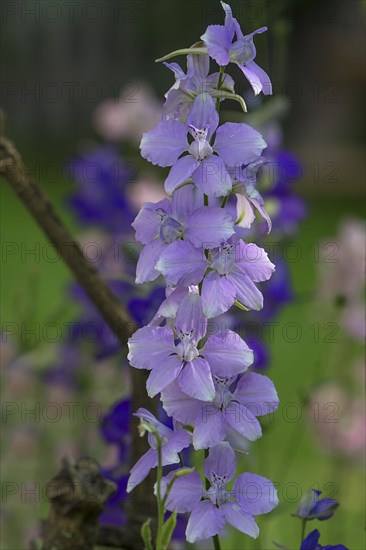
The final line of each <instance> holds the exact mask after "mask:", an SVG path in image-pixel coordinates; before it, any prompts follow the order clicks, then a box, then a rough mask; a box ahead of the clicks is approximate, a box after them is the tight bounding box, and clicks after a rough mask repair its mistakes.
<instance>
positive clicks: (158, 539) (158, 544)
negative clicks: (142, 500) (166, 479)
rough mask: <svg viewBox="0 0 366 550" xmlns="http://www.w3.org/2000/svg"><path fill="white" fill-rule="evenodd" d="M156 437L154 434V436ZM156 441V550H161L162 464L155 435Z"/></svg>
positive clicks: (158, 441) (162, 517) (159, 447)
mask: <svg viewBox="0 0 366 550" xmlns="http://www.w3.org/2000/svg"><path fill="white" fill-rule="evenodd" d="M155 435H156V434H155ZM156 440H157V451H158V467H157V478H156V484H157V502H158V530H157V534H156V550H161V547H162V540H161V537H162V535H163V525H164V501H163V500H162V498H161V478H162V476H163V464H162V462H163V461H162V453H161V439H160V437H159V436H157V435H156Z"/></svg>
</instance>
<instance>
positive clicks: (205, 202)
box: [203, 195, 208, 206]
mask: <svg viewBox="0 0 366 550" xmlns="http://www.w3.org/2000/svg"><path fill="white" fill-rule="evenodd" d="M203 204H204V205H205V206H208V195H203Z"/></svg>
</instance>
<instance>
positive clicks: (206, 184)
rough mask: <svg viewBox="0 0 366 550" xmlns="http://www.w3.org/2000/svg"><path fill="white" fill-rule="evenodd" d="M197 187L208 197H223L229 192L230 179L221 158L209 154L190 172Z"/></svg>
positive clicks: (230, 186)
mask: <svg viewBox="0 0 366 550" xmlns="http://www.w3.org/2000/svg"><path fill="white" fill-rule="evenodd" d="M192 178H193V181H194V183H195V184H196V185H197V187H198V188H199V189H200V190H201V191H202V193H205V194H206V195H208V196H209V197H223V196H225V195H227V194H228V193H230V191H231V188H232V181H231V176H230V174H229V172H228V171H227V170H226V167H225V163H224V162H223V160H222V159H221V158H220V157H218V156H216V155H211V156H210V157H207V158H206V159H205V160H203V161H202V162H201V164H200V166H199V167H198V168H197V170H195V171H194V172H193V174H192Z"/></svg>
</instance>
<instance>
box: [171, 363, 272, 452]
mask: <svg viewBox="0 0 366 550" xmlns="http://www.w3.org/2000/svg"><path fill="white" fill-rule="evenodd" d="M226 372H227V370H226ZM226 376H228V374H227V375H226ZM213 378H214V387H215V396H214V399H213V400H212V402H207V401H206V402H204V401H202V400H198V399H192V397H190V396H189V395H187V394H186V393H184V392H183V391H182V389H181V388H180V386H179V383H177V382H173V383H172V384H170V385H168V386H166V387H165V388H164V389H163V391H162V393H161V400H162V403H163V407H164V409H165V411H166V412H167V414H168V415H169V416H172V417H173V418H174V419H175V420H177V421H178V422H180V423H181V424H183V425H185V426H193V446H194V448H195V449H205V448H208V447H212V446H214V445H216V444H217V443H219V442H220V441H223V440H224V439H226V440H227V441H229V442H230V443H231V444H232V446H233V447H234V448H236V449H238V450H244V449H246V447H247V440H249V441H255V440H256V439H258V438H259V437H261V435H262V430H261V426H260V423H259V421H258V420H257V416H263V415H266V414H269V413H272V412H274V411H275V410H276V409H277V407H278V403H279V400H278V396H277V393H276V390H275V387H274V385H273V382H272V381H271V380H270V379H269V378H267V377H266V376H263V375H261V374H256V373H252V372H246V373H244V374H243V375H242V376H241V378H240V379H239V381H238V383H237V385H236V388H235V389H232V388H233V386H234V387H235V385H234V382H235V379H236V377H231V378H226V377H225V375H224V372H223V371H222V374H221V377H220V376H219V375H214V377H213Z"/></svg>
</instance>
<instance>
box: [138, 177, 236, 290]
mask: <svg viewBox="0 0 366 550" xmlns="http://www.w3.org/2000/svg"><path fill="white" fill-rule="evenodd" d="M132 227H134V229H135V230H136V240H137V241H139V242H140V243H142V244H144V245H145V246H144V248H143V250H142V251H141V253H140V256H139V260H138V262H137V268H136V283H145V282H147V281H152V280H154V279H156V278H157V277H158V276H159V275H160V273H159V271H157V269H156V267H155V266H156V264H157V262H158V260H159V259H160V256H161V254H162V252H163V251H164V250H166V249H169V246H170V245H171V243H173V242H174V241H176V240H181V239H184V240H185V241H186V242H188V243H189V245H191V246H192V247H195V248H197V249H201V250H202V248H214V247H217V246H220V244H221V243H223V242H225V241H226V240H227V239H228V238H229V237H231V236H232V235H233V234H234V232H235V230H234V221H233V220H232V218H231V216H230V215H229V214H228V212H226V211H225V210H224V209H223V208H219V207H211V206H204V204H203V195H202V193H201V192H200V191H199V190H198V189H197V188H195V187H194V186H193V185H185V186H184V187H182V188H181V189H178V190H177V191H176V192H175V193H174V195H173V197H172V200H171V201H170V200H169V199H163V200H161V201H159V202H157V203H151V202H147V203H145V204H144V205H143V207H142V209H141V210H140V212H139V214H138V215H137V217H136V218H135V220H134V222H133V223H132Z"/></svg>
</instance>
